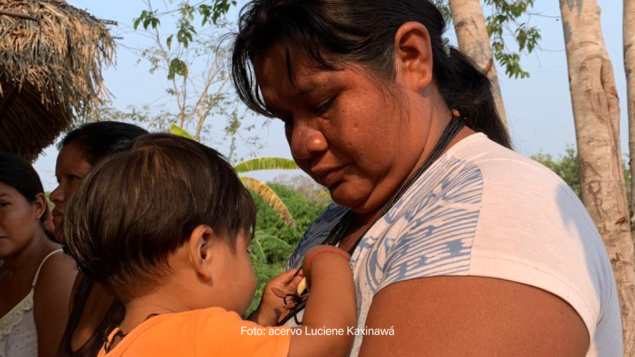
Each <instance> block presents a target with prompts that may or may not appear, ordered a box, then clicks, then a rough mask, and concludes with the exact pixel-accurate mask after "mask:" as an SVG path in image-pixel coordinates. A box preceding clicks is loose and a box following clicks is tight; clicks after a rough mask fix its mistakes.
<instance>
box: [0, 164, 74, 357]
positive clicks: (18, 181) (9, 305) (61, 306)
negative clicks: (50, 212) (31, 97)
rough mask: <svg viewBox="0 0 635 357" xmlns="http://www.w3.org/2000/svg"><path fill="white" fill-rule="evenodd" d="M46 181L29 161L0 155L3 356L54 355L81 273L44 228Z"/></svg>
mask: <svg viewBox="0 0 635 357" xmlns="http://www.w3.org/2000/svg"><path fill="white" fill-rule="evenodd" d="M46 219H47V203H46V197H45V196H44V189H43V187H42V182H41V181H40V178H39V177H38V175H37V173H36V172H35V170H34V169H33V167H32V166H31V164H29V163H28V162H27V161H26V160H24V159H22V158H20V157H18V156H16V155H14V154H9V153H0V292H1V293H0V316H1V317H0V356H2V357H5V356H6V357H37V356H40V357H49V356H53V355H54V353H55V351H56V350H57V346H58V344H59V342H60V339H61V338H62V331H63V329H64V325H65V324H66V321H67V320H68V311H67V309H66V306H67V304H68V300H69V299H70V295H71V288H72V286H73V280H74V279H75V275H76V274H77V271H76V269H75V263H74V262H73V260H72V259H70V258H69V257H67V256H65V255H64V254H63V253H62V249H61V247H60V245H59V244H57V243H55V242H54V241H53V240H51V239H49V237H48V234H50V233H48V232H47V229H46V228H45V226H44V224H45V222H46Z"/></svg>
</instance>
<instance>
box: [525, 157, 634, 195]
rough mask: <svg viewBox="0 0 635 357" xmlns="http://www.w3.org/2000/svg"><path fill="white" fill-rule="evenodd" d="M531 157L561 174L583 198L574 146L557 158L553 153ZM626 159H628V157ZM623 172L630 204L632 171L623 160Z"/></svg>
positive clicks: (578, 162)
mask: <svg viewBox="0 0 635 357" xmlns="http://www.w3.org/2000/svg"><path fill="white" fill-rule="evenodd" d="M531 158H532V159H533V160H536V161H538V162H539V163H541V164H543V165H544V166H546V167H547V168H549V169H550V170H551V171H553V172H554V173H556V174H557V175H558V176H560V178H561V179H562V180H563V181H564V182H566V183H567V185H569V187H571V189H572V190H573V192H575V194H576V196H578V198H580V199H582V191H581V188H580V161H579V157H578V152H577V151H576V149H575V148H574V147H573V146H569V145H568V146H567V148H566V150H565V153H564V155H560V156H559V157H558V158H555V159H554V157H553V156H552V155H551V154H543V153H538V154H534V155H531ZM626 161H628V159H626ZM622 172H623V173H624V182H625V183H626V185H625V187H626V191H627V195H626V197H627V198H629V206H630V186H631V172H630V170H629V168H628V167H627V166H626V165H625V164H624V162H622Z"/></svg>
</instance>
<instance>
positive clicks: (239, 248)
mask: <svg viewBox="0 0 635 357" xmlns="http://www.w3.org/2000/svg"><path fill="white" fill-rule="evenodd" d="M235 239H236V240H235V249H232V248H231V247H230V246H229V244H228V243H227V242H226V241H225V240H224V239H220V238H219V237H217V236H215V235H214V231H213V230H212V229H211V228H210V227H209V226H205V225H201V226H198V227H197V228H196V229H194V231H193V232H192V234H191V237H190V240H189V241H188V242H187V243H186V244H184V245H183V246H181V247H180V248H179V249H177V250H176V251H175V252H174V254H171V255H170V256H169V257H168V259H167V262H168V265H169V266H170V269H169V270H168V271H169V273H167V274H166V276H163V277H162V278H161V280H160V282H158V283H157V284H156V286H150V287H149V288H148V293H146V294H143V296H141V297H139V298H135V299H132V300H131V301H130V302H129V303H127V304H126V317H125V319H124V320H123V322H122V323H121V329H122V331H124V332H129V331H132V330H133V329H134V328H135V327H136V326H138V325H139V324H141V323H142V322H143V321H145V320H146V319H147V317H148V316H149V315H151V314H166V313H174V312H183V311H190V310H197V309H205V308H209V307H222V308H224V309H225V310H228V311H233V312H236V313H237V314H239V315H244V314H245V312H246V311H247V309H248V308H249V305H250V304H251V300H252V299H253V296H254V294H255V292H256V274H255V273H254V269H253V267H252V265H251V259H250V253H249V251H248V247H249V243H250V239H248V238H247V236H246V235H245V234H239V235H238V237H236V238H235ZM132 288H138V287H132ZM117 342H119V341H117Z"/></svg>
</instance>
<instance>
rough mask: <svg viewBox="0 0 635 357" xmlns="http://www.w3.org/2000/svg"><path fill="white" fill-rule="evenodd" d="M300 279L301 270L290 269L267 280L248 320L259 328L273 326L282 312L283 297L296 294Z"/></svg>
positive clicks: (302, 275)
mask: <svg viewBox="0 0 635 357" xmlns="http://www.w3.org/2000/svg"><path fill="white" fill-rule="evenodd" d="M302 279H304V274H303V273H302V270H297V269H291V270H289V271H285V272H283V273H281V274H279V275H278V276H276V277H275V278H273V279H271V280H269V282H268V283H267V285H265V289H264V290H263V292H262V298H261V299H260V304H259V305H258V308H257V309H256V310H255V311H254V312H253V313H252V314H251V315H250V316H249V318H248V319H249V320H250V321H253V322H255V323H257V324H259V325H261V326H272V325H275V324H276V323H277V322H278V317H279V316H280V314H282V312H283V310H284V297H285V296H287V295H292V294H297V290H298V285H299V284H300V282H301V281H302Z"/></svg>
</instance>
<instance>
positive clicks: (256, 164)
mask: <svg viewBox="0 0 635 357" xmlns="http://www.w3.org/2000/svg"><path fill="white" fill-rule="evenodd" d="M297 168H298V165H296V164H295V161H293V160H289V159H283V158H279V157H258V158H255V159H251V160H247V161H243V162H241V163H240V164H238V165H236V166H235V167H234V170H236V172H237V173H239V174H240V173H245V172H250V171H261V170H296V169H297Z"/></svg>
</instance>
